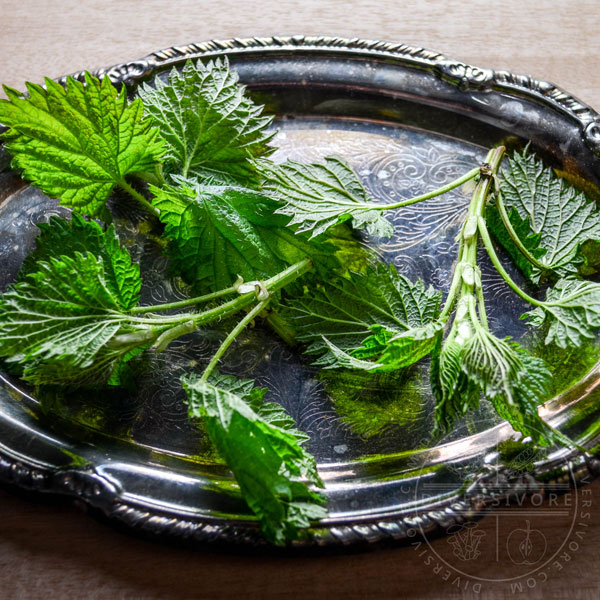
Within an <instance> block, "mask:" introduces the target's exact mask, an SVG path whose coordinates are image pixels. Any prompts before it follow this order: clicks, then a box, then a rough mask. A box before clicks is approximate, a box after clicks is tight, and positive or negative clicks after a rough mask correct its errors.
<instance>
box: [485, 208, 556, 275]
mask: <svg viewBox="0 0 600 600" xmlns="http://www.w3.org/2000/svg"><path fill="white" fill-rule="evenodd" d="M508 219H509V221H510V224H511V225H512V227H513V229H514V231H515V233H516V234H517V237H518V238H519V240H520V241H521V243H522V244H523V246H524V247H525V249H526V250H527V251H528V252H529V254H531V256H533V257H534V258H536V259H538V260H539V259H541V257H542V256H544V255H545V254H546V253H547V250H546V249H545V248H540V241H541V239H542V235H541V234H540V233H533V231H532V230H531V226H530V225H529V219H522V218H521V217H520V215H519V213H518V212H517V210H516V209H515V208H511V210H510V212H509V214H508ZM485 220H486V224H487V226H488V227H489V229H490V231H491V232H492V233H493V234H494V236H495V238H496V239H497V240H498V241H499V242H500V244H502V246H503V247H504V248H505V250H506V251H507V252H508V253H509V255H510V257H511V258H512V259H513V261H514V262H515V264H516V265H517V267H519V269H520V271H521V273H523V275H525V277H527V279H528V280H529V281H531V282H532V283H537V282H538V280H539V278H540V275H541V273H540V272H539V269H536V268H535V267H534V266H533V265H532V264H531V263H530V262H529V260H528V259H527V258H525V256H524V255H523V253H522V252H521V251H520V250H519V248H518V247H517V245H516V244H515V243H514V241H513V239H512V238H511V237H510V235H509V233H508V232H507V231H506V227H505V226H504V223H503V222H502V218H501V217H500V213H499V211H498V209H497V208H496V206H495V205H489V206H488V208H487V211H486V218H485Z"/></svg>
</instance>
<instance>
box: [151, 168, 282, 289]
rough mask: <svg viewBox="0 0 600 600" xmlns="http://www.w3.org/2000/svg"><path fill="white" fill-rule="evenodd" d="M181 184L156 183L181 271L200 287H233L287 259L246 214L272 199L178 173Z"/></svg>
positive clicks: (159, 204) (173, 254) (275, 269)
mask: <svg viewBox="0 0 600 600" xmlns="http://www.w3.org/2000/svg"><path fill="white" fill-rule="evenodd" d="M176 181H177V183H178V184H179V187H173V186H164V187H163V188H162V189H159V188H151V189H152V193H153V194H154V199H153V204H154V206H156V208H158V209H159V210H160V217H159V218H160V220H161V221H162V222H163V223H164V224H165V226H166V227H165V233H164V235H165V237H166V238H167V239H169V240H170V243H169V254H170V256H171V259H172V265H173V268H174V270H175V272H176V273H179V274H180V275H181V276H182V277H183V279H184V280H185V281H186V282H188V283H190V284H192V285H193V286H194V287H195V288H197V289H203V288H206V289H210V290H216V289H221V288H226V287H229V286H230V285H232V284H233V282H234V281H235V280H236V278H237V276H238V275H240V276H241V277H243V278H244V280H245V281H252V280H255V279H261V278H263V277H266V276H269V275H275V274H276V273H277V272H279V271H282V270H283V269H284V268H285V266H286V264H285V263H284V262H283V261H281V260H280V259H279V258H278V257H277V256H276V255H275V254H274V253H273V252H272V251H271V249H270V248H269V245H268V244H267V243H266V242H265V240H264V239H263V235H262V231H261V230H260V228H259V227H258V226H256V225H255V224H254V223H252V222H251V221H250V220H249V219H248V218H247V217H246V216H244V214H243V213H244V212H245V206H249V207H250V209H252V207H254V206H256V205H257V204H260V203H264V202H266V201H268V199H265V198H264V196H262V195H261V194H259V193H258V192H255V191H253V190H249V189H245V188H239V187H234V186H214V185H201V184H200V183H198V182H197V181H194V180H184V179H180V178H176Z"/></svg>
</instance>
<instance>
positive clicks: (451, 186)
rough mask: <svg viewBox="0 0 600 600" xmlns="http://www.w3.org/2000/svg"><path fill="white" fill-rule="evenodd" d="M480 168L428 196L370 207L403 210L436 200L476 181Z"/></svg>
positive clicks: (423, 195)
mask: <svg viewBox="0 0 600 600" xmlns="http://www.w3.org/2000/svg"><path fill="white" fill-rule="evenodd" d="M479 172H480V168H479V167H476V168H475V169H471V170H470V171H468V172H467V173H465V174H464V175H462V176H461V177H459V178H458V179H455V180H454V181H451V182H450V183H447V184H446V185H444V186H442V187H441V188H438V189H437V190H433V191H432V192H427V193H426V194H421V195H420V196H415V197H414V198H409V199H408V200H402V201H400V202H396V203H395V204H370V205H369V207H370V208H373V209H375V210H392V209H394V208H402V207H403V206H410V205H411V204H416V203H417V202H423V200H429V199H430V198H435V197H436V196H441V195H442V194H445V193H446V192H449V191H450V190H453V189H455V188H457V187H460V186H461V185H463V184H464V183H466V182H467V181H470V180H471V179H474V178H475V177H477V175H479Z"/></svg>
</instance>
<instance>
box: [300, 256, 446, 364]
mask: <svg viewBox="0 0 600 600" xmlns="http://www.w3.org/2000/svg"><path fill="white" fill-rule="evenodd" d="M440 301H441V293H440V292H437V291H435V290H434V289H433V288H432V287H429V288H426V287H425V285H424V284H423V282H422V281H420V280H419V281H417V282H416V283H412V282H411V281H409V280H408V279H406V277H404V276H402V275H400V274H399V273H398V272H397V271H396V269H395V267H394V266H393V265H390V266H389V267H388V266H386V265H384V264H381V263H379V264H378V265H377V266H376V267H375V268H370V269H369V270H368V271H367V273H366V274H365V275H358V274H353V275H352V277H351V278H350V279H335V280H332V281H330V282H327V283H325V284H323V285H322V286H320V287H319V288H317V289H311V290H310V291H309V292H308V293H307V294H306V295H305V296H304V297H302V298H298V299H295V300H294V301H293V302H291V303H290V307H289V311H288V312H289V318H290V319H291V320H292V323H293V326H294V328H295V329H296V331H297V334H298V336H297V337H298V340H299V341H302V342H306V343H309V344H310V345H309V347H308V349H307V352H308V353H310V354H319V355H321V356H320V358H319V359H318V360H317V361H316V363H315V364H318V365H321V366H325V367H328V368H337V367H345V368H356V369H358V368H369V369H376V368H381V370H392V369H395V368H400V367H401V366H408V364H411V363H412V362H415V361H416V360H418V359H419V358H421V357H423V356H424V355H425V354H427V353H428V352H429V351H430V349H431V348H432V347H433V344H434V342H435V337H436V336H437V333H438V332H439V331H440V328H439V327H437V326H435V325H433V324H434V322H435V321H436V319H437V316H438V314H439V308H440ZM392 340H393V341H392ZM345 355H347V356H345ZM365 358H366V359H371V358H375V363H370V362H369V361H367V360H364V359H365ZM350 359H353V360H350ZM382 362H385V363H386V366H385V367H382V366H381V365H380V363H382ZM350 363H352V365H351V364H350Z"/></svg>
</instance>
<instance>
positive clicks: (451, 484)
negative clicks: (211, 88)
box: [0, 36, 600, 548]
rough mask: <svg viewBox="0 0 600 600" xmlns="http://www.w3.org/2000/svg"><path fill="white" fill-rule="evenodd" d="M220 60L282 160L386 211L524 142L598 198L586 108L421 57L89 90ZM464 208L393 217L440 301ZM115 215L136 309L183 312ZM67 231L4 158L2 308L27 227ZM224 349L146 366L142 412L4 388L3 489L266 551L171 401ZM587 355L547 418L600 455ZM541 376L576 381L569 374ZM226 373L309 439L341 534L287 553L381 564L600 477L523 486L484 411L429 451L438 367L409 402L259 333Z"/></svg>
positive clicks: (276, 52) (145, 248) (586, 458)
mask: <svg viewBox="0 0 600 600" xmlns="http://www.w3.org/2000/svg"><path fill="white" fill-rule="evenodd" d="M223 56H226V57H228V58H229V60H230V62H231V65H232V67H233V68H234V69H235V70H237V72H238V73H239V75H240V78H241V80H242V82H244V83H245V84H246V85H247V86H248V90H249V93H251V94H252V95H253V97H254V98H255V99H256V100H257V101H258V102H261V103H264V104H265V105H266V110H267V111H268V112H271V113H274V114H275V115H276V117H277V118H276V122H275V126H276V128H277V129H278V130H279V133H278V136H277V138H276V139H275V145H277V146H278V147H279V150H278V152H277V154H276V155H275V158H279V159H283V158H286V157H290V158H296V159H301V160H318V159H320V158H322V157H324V156H327V155H331V154H337V155H341V156H342V157H344V158H346V159H347V160H348V161H349V162H350V163H351V164H352V166H353V167H354V168H355V170H356V171H357V172H358V174H359V176H360V177H361V179H362V180H363V182H364V184H365V186H366V187H367V188H368V190H369V191H370V192H371V194H372V195H373V197H374V198H375V199H377V200H379V201H384V202H393V201H394V200H396V201H397V200H398V199H401V198H402V197H411V196H414V195H417V194H420V193H423V192H425V191H429V190H431V189H435V188H437V187H439V186H440V185H443V184H444V183H446V182H448V181H450V180H452V179H454V178H456V177H457V176H458V175H460V174H461V173H463V172H466V171H467V170H469V169H470V168H472V167H473V166H475V165H477V164H478V163H480V162H481V161H482V159H483V157H484V156H485V152H486V149H487V148H489V147H490V146H492V145H495V144H497V143H499V142H503V143H505V144H507V145H509V146H514V147H518V146H521V145H524V144H525V143H527V142H528V141H530V142H531V144H532V148H533V149H534V150H535V151H536V152H537V153H538V154H540V155H541V156H542V157H543V158H544V159H545V160H546V161H547V162H549V163H550V164H552V165H554V166H556V167H558V168H561V169H563V170H564V171H566V172H568V173H569V174H571V175H572V176H577V177H580V178H584V179H585V180H587V181H588V182H590V183H591V184H593V185H596V186H598V185H600V159H599V158H598V156H599V155H600V117H599V115H598V114H596V113H595V112H594V111H593V110H592V109H591V108H589V107H587V106H585V105H583V104H581V103H580V102H579V101H577V100H576V99H575V98H573V97H571V96H570V95H569V94H567V93H566V92H563V91H562V90H560V89H558V88H556V87H555V86H553V85H552V84H550V83H546V82H543V81H537V80H534V79H531V78H530V77H526V76H520V75H514V74H512V73H509V72H506V71H492V70H489V69H480V68H476V67H472V66H469V65H466V64H464V63H461V62H458V61H454V60H450V59H448V58H446V57H445V56H443V55H441V54H438V53H435V52H430V51H427V50H424V49H422V48H413V47H409V46H406V45H403V44H391V43H385V42H379V41H365V40H358V39H352V40H345V39H341V38H328V37H304V36H293V37H275V38H254V39H248V40H237V39H236V40H229V41H218V42H216V41H212V42H207V43H202V44H191V45H188V46H183V47H175V48H170V49H167V50H163V51H161V52H156V53H154V54H151V55H149V56H147V57H146V58H144V59H141V60H137V61H133V62H129V63H124V64H121V65H117V66H115V67H112V68H109V69H105V70H101V71H99V72H98V73H96V74H98V75H101V74H104V73H106V74H108V75H109V77H110V78H111V79H112V81H113V82H114V83H115V84H125V85H126V86H127V87H128V89H129V91H130V93H131V94H132V95H134V94H135V91H136V86H137V85H138V84H139V83H140V82H141V81H148V80H151V79H152V78H153V77H154V76H155V75H159V76H162V77H164V76H166V73H167V72H168V70H170V69H171V68H173V67H174V68H179V67H181V66H182V65H183V64H184V62H185V61H186V60H188V59H198V58H201V59H209V58H212V57H223ZM82 75H83V74H82V73H79V74H77V75H76V77H79V78H81V77H82ZM468 199H469V198H468V194H467V192H466V191H464V190H455V191H454V192H452V193H450V194H447V195H445V196H443V197H441V198H437V199H434V200H431V201H429V202H425V203H423V204H418V205H413V206H411V207H407V208H406V209H404V210H403V211H401V212H400V211H399V212H398V213H397V214H395V215H393V216H392V220H393V221H394V225H395V231H396V233H395V236H394V238H393V239H392V240H391V241H389V242H387V243H379V244H378V251H379V252H380V254H381V255H382V257H383V258H384V259H385V260H387V261H389V262H393V263H394V264H396V266H397V267H398V269H399V270H400V272H402V273H404V274H406V275H407V276H408V277H410V278H412V279H415V278H417V277H421V278H423V279H424V280H425V282H426V283H432V284H433V285H435V286H436V287H438V288H441V289H446V287H447V285H448V281H449V275H450V269H451V266H452V261H453V260H454V256H455V246H454V244H455V242H454V237H455V236H456V233H457V231H458V227H459V226H460V223H461V218H462V216H463V215H464V210H465V209H466V206H467V204H468ZM113 209H114V210H115V211H116V212H117V219H116V221H117V223H118V226H119V227H120V232H121V233H122V234H128V236H129V237H128V239H130V240H131V241H132V244H133V256H134V258H135V259H136V260H140V261H141V265H142V275H143V277H144V282H145V287H144V290H143V295H142V302H148V303H149V302H152V301H153V302H157V301H168V300H169V299H175V298H178V297H180V295H181V290H180V289H179V288H178V286H177V282H176V281H172V280H170V279H169V278H168V277H167V265H166V261H165V259H163V258H162V257H161V256H160V254H159V253H158V251H157V250H156V248H154V247H152V246H151V244H148V243H147V242H146V243H145V242H144V241H143V236H141V235H140V234H139V229H140V224H141V223H143V217H141V216H140V215H138V214H137V213H136V211H135V209H134V208H131V209H130V208H129V207H128V206H126V205H125V206H122V205H120V204H119V205H115V206H114V207H113ZM67 213H68V211H67V210H66V209H63V208H61V207H58V205H57V202H56V201H54V200H50V199H48V198H47V197H45V196H44V195H43V194H41V193H40V192H39V191H37V190H35V189H33V188H31V187H29V186H27V185H26V184H25V183H24V182H23V181H22V180H21V179H20V178H19V177H18V175H17V174H16V173H14V172H11V171H10V168H9V158H8V156H7V155H6V153H5V152H4V151H3V150H2V149H0V290H3V289H5V288H6V286H7V285H8V284H9V283H10V282H11V281H12V280H14V278H15V275H16V273H17V271H18V269H19V267H20V264H21V262H22V260H23V258H24V257H25V256H26V254H27V253H28V252H29V251H30V250H31V249H32V247H33V244H34V238H35V234H36V231H37V228H36V226H35V224H36V223H38V222H40V221H47V219H48V218H49V216H50V215H53V214H63V215H64V214H67ZM373 243H376V240H375V241H374V242H373ZM482 270H483V276H484V278H485V279H486V282H487V285H486V289H487V290H488V295H487V298H486V299H487V302H488V304H489V306H490V313H491V314H492V320H491V326H492V329H497V331H498V332H499V333H502V334H503V335H507V334H508V335H512V336H514V337H515V338H517V339H519V338H521V339H525V342H526V343H529V344H535V343H536V340H535V339H534V338H532V337H531V334H527V333H526V330H525V328H524V327H523V326H522V325H521V324H519V321H518V316H519V315H520V314H521V312H523V305H522V304H521V303H520V301H519V300H518V299H517V298H516V297H514V295H513V294H511V293H509V291H508V290H507V288H506V287H505V286H503V285H502V283H501V281H499V280H498V277H497V276H495V275H494V271H493V269H487V270H486V265H485V261H484V262H483V265H482ZM514 276H515V277H518V274H514ZM523 336H525V338H523ZM527 336H530V338H527ZM218 339H219V335H218V332H214V335H213V333H211V332H208V333H206V332H205V333H203V335H202V336H201V335H200V334H194V335H191V336H188V337H187V338H183V339H182V340H180V341H178V342H177V343H175V344H173V346H172V347H171V348H170V349H169V350H168V351H167V352H165V353H164V354H161V355H160V356H157V357H152V358H149V359H148V360H149V361H150V363H151V364H150V367H151V368H149V369H148V370H147V372H145V374H144V375H143V376H142V377H140V379H139V381H138V382H137V389H136V392H135V393H129V392H126V391H123V390H115V391H109V390H103V391H100V392H97V393H92V394H90V393H86V394H85V395H77V394H69V395H66V394H64V393H61V392H54V393H52V392H47V393H46V395H45V396H44V397H43V398H34V397H33V396H32V393H31V390H29V389H28V388H27V387H26V386H24V385H23V384H22V382H19V381H18V380H16V379H14V378H12V377H11V376H10V375H9V374H7V373H1V372H0V479H1V480H2V481H4V482H7V483H11V484H16V485H17V486H19V487H21V488H26V489H30V490H35V491H39V492H50V493H57V494H66V495H68V496H72V497H75V498H79V499H82V500H83V501H85V502H86V503H87V504H88V505H89V506H90V507H92V508H93V509H94V511H95V512H96V513H100V514H102V515H104V516H106V517H108V518H109V519H110V520H112V521H113V522H115V523H120V524H124V525H126V526H127V527H130V528H132V529H134V530H137V531H141V532H144V533H147V534H149V535H152V536H161V537H162V536H164V537H171V538H178V539H185V540H187V541H189V542H192V543H206V542H216V543H221V544H224V545H225V546H226V547H235V546H237V547H239V546H240V545H249V544H252V545H263V546H264V545H266V544H265V542H263V540H262V538H261V536H260V533H259V531H258V528H257V524H256V522H255V521H254V520H253V519H252V517H251V515H250V514H249V511H248V509H247V507H245V505H244V503H243V502H242V501H241V500H240V499H239V498H237V497H236V496H235V495H232V494H231V493H230V491H229V490H230V486H231V481H232V479H231V474H230V473H229V472H228V471H227V469H226V468H224V467H223V466H221V465H219V464H216V463H214V462H213V461H212V460H211V459H210V454H208V455H207V454H206V450H207V449H206V446H205V443H204V442H203V440H202V438H201V437H200V434H199V433H198V432H197V431H196V430H195V429H194V428H193V427H191V426H190V425H189V423H188V422H187V419H186V412H185V407H184V405H183V402H182V400H183V392H182V390H181V389H180V388H179V386H178V379H179V376H180V374H181V373H182V372H183V371H185V370H190V368H192V367H193V366H194V365H196V364H198V363H202V361H204V360H207V359H208V357H210V355H211V349H214V348H215V345H216V344H218ZM579 354H580V355H581V358H578V360H570V361H566V364H567V365H568V366H567V368H566V369H565V367H563V371H561V374H560V378H556V379H557V380H558V379H560V382H562V383H563V384H565V385H566V389H559V388H558V385H557V386H556V395H555V397H554V398H553V399H552V400H551V401H550V402H548V403H547V404H546V406H545V407H544V409H543V415H544V417H545V418H546V419H547V420H549V422H550V423H551V424H552V425H553V426H555V427H558V428H560V429H561V431H563V432H565V433H566V434H568V435H570V436H571V437H572V438H574V439H577V440H578V441H579V442H580V444H582V445H584V446H586V447H588V448H590V449H593V448H594V446H595V445H596V443H597V441H598V436H599V435H600V432H599V427H598V419H599V417H600V402H598V401H597V400H598V399H600V395H599V394H598V393H597V392H596V388H597V386H598V383H599V382H600V365H599V364H596V363H597V359H598V357H600V345H599V344H598V343H597V342H596V341H593V342H590V344H589V346H588V347H587V348H585V352H583V351H582V352H580V353H579ZM545 358H547V360H549V361H553V360H555V361H557V362H561V361H562V362H563V363H565V360H564V359H565V357H564V356H562V357H556V356H548V357H545ZM223 369H224V370H225V371H228V372H231V373H236V374H238V375H240V376H253V377H256V379H257V383H259V384H261V385H265V386H267V387H269V389H270V394H271V395H270V398H271V399H273V400H276V401H278V402H280V403H281V404H282V405H283V406H285V407H286V409H287V410H288V411H289V412H290V413H291V414H292V415H293V416H294V418H295V419H296V420H297V422H298V425H299V427H300V428H301V429H303V430H304V431H306V432H307V433H308V434H309V435H310V436H311V442H310V450H311V451H312V452H313V453H314V454H315V456H316V458H317V461H318V463H319V471H320V473H321V476H322V478H323V480H324V481H325V483H326V490H325V493H326V495H327V497H328V500H329V517H328V518H327V519H326V520H324V521H322V522H321V523H319V524H318V525H316V526H315V528H314V529H313V530H311V532H310V535H308V536H306V537H305V538H303V539H302V540H300V541H298V542H295V543H294V544H293V547H301V548H306V547H311V546H318V547H336V546H337V547H347V546H356V545H359V544H363V545H373V544H377V543H385V542H398V541H400V542H401V541H403V540H405V539H408V538H410V537H412V536H413V535H414V533H415V531H420V532H422V533H431V532H437V531H439V532H443V531H446V530H447V529H448V528H449V527H450V526H452V525H453V524H455V523H461V522H463V521H464V520H465V519H471V518H473V517H476V516H478V515H479V514H481V511H482V510H483V509H484V507H485V505H486V503H488V502H491V501H493V499H494V498H496V497H497V496H508V495H510V494H511V493H512V492H514V490H515V489H516V488H515V486H517V487H518V489H520V490H525V491H530V492H534V491H538V492H539V491H540V490H543V489H544V487H545V486H547V485H548V484H549V483H551V482H553V481H558V480H564V479H565V477H567V478H568V479H569V480H570V481H571V482H572V483H575V482H576V481H577V480H578V479H581V478H584V477H588V476H589V475H590V474H591V475H593V476H595V475H596V474H597V473H598V472H600V468H599V463H598V461H597V460H596V459H595V458H593V452H590V453H589V454H582V453H580V452H575V451H573V450H566V449H557V450H555V451H553V452H550V453H547V454H546V455H543V456H537V457H534V458H533V459H531V460H530V461H529V463H528V465H527V469H523V468H517V469H515V468H511V467H510V466H508V465H507V464H504V463H503V458H502V457H503V456H504V455H503V452H502V448H503V446H502V443H503V442H504V441H506V440H508V439H510V438H511V436H513V432H512V430H511V429H510V427H509V426H508V425H507V424H506V423H502V422H499V420H498V418H497V417H496V416H495V414H494V412H493V411H492V410H491V409H490V408H489V407H488V406H487V403H485V402H483V403H482V407H481V409H480V410H479V411H478V412H477V413H476V414H474V415H471V416H470V417H469V418H467V419H466V420H465V422H464V423H462V424H460V426H458V427H457V429H456V430H455V431H454V432H453V433H452V435H451V436H449V437H448V439H445V440H443V441H442V442H440V443H438V444H437V445H435V446H433V447H428V445H429V444H428V440H429V435H430V431H431V426H432V407H433V400H432V398H431V394H430V392H429V386H428V377H427V375H428V364H426V362H425V364H420V365H418V366H417V367H416V368H414V369H413V370H411V371H410V372H409V373H408V374H407V377H406V379H405V381H404V382H403V383H402V385H401V386H400V388H398V386H390V385H389V384H388V383H387V382H386V381H385V380H375V381H374V380H370V381H369V382H363V381H357V380H356V379H355V378H352V379H350V378H348V379H344V378H341V379H338V380H330V379H326V378H325V379H324V378H317V377H316V376H315V371H314V370H313V369H312V368H311V367H310V365H309V364H308V361H307V360H306V359H304V358H303V357H302V356H301V354H300V353H297V352H295V351H292V350H290V349H289V348H287V347H286V346H285V345H283V344H282V343H280V342H278V341H277V340H274V339H273V336H271V335H269V333H268V332H266V331H265V330H262V329H260V328H256V329H255V330H253V331H252V332H251V333H250V334H249V335H248V336H247V337H246V338H244V339H243V340H242V341H241V342H240V343H239V344H238V346H237V348H236V351H235V352H232V353H231V356H229V358H227V359H226V361H225V364H224V367H223ZM557 384H558V381H557ZM40 400H42V404H40ZM42 405H43V406H44V407H46V409H45V410H42V408H41V406H42ZM48 407H49V410H48ZM50 414H52V416H48V415H50ZM513 467H514V464H513ZM424 482H425V483H426V484H427V485H423V484H424ZM431 490H434V491H433V492H432V491H431Z"/></svg>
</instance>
